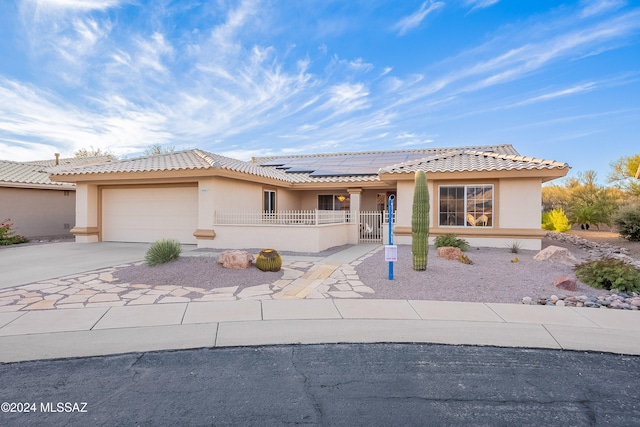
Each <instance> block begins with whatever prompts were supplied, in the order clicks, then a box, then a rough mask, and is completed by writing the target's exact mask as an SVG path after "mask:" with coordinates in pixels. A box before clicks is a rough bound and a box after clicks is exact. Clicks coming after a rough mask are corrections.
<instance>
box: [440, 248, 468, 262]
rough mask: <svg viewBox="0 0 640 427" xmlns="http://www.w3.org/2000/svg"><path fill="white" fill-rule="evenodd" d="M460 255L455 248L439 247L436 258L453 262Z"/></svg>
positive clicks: (460, 251)
mask: <svg viewBox="0 0 640 427" xmlns="http://www.w3.org/2000/svg"><path fill="white" fill-rule="evenodd" d="M460 255H462V250H461V249H460V248H456V247H455V246H441V247H439V248H438V256H439V257H440V258H444V259H448V260H451V261H453V260H457V259H460Z"/></svg>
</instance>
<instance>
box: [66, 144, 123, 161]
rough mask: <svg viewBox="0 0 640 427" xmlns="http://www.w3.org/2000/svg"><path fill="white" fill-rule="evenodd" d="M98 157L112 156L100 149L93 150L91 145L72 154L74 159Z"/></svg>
mask: <svg viewBox="0 0 640 427" xmlns="http://www.w3.org/2000/svg"><path fill="white" fill-rule="evenodd" d="M98 156H112V157H114V156H113V154H111V152H109V151H102V149H101V148H93V145H92V146H90V147H89V148H81V149H79V150H78V151H76V152H75V153H74V157H76V158H86V157H98Z"/></svg>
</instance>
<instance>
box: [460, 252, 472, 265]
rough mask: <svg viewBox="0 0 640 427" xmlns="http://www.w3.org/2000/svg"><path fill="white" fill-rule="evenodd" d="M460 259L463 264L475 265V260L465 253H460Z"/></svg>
mask: <svg viewBox="0 0 640 427" xmlns="http://www.w3.org/2000/svg"><path fill="white" fill-rule="evenodd" d="M458 261H460V262H461V263H463V264H468V265H473V261H471V260H470V259H469V257H468V256H466V255H464V254H460V256H459V257H458Z"/></svg>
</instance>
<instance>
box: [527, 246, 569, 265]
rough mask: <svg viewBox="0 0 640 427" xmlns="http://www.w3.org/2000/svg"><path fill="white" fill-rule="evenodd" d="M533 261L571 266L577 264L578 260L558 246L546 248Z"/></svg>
mask: <svg viewBox="0 0 640 427" xmlns="http://www.w3.org/2000/svg"><path fill="white" fill-rule="evenodd" d="M533 259H534V260H536V261H549V262H555V263H558V264H564V265H571V266H573V265H576V264H577V263H578V260H577V259H576V257H574V256H573V255H572V254H571V252H569V249H567V248H561V247H559V246H548V247H546V248H544V249H543V250H541V251H540V252H538V253H537V254H536V256H534V257H533Z"/></svg>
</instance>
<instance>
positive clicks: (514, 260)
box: [511, 257, 520, 262]
mask: <svg viewBox="0 0 640 427" xmlns="http://www.w3.org/2000/svg"><path fill="white" fill-rule="evenodd" d="M518 261H520V260H519V259H518V257H515V258H514V259H512V260H511V262H518Z"/></svg>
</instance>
